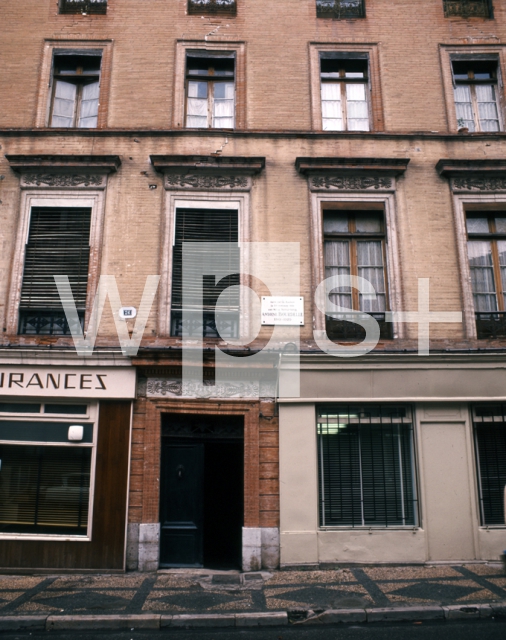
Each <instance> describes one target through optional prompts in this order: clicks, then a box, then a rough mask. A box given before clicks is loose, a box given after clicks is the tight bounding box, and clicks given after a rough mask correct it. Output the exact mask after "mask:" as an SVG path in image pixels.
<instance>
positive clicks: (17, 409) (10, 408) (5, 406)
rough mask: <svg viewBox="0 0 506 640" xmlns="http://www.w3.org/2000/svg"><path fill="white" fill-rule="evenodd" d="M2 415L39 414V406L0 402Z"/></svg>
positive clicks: (25, 403)
mask: <svg viewBox="0 0 506 640" xmlns="http://www.w3.org/2000/svg"><path fill="white" fill-rule="evenodd" d="M0 411H1V412H2V413H40V404H33V403H28V402H0Z"/></svg>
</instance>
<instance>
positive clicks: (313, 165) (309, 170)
mask: <svg viewBox="0 0 506 640" xmlns="http://www.w3.org/2000/svg"><path fill="white" fill-rule="evenodd" d="M409 160H410V159H409V158H334V157H332V158H325V157H320V158H297V159H296V160H295V168H296V169H297V171H298V172H299V173H302V174H303V175H315V174H319V175H327V174H329V173H331V174H333V175H334V174H343V175H351V174H356V175H359V174H362V175H367V176H377V177H385V176H392V177H396V176H400V175H402V174H403V173H404V172H405V171H406V169H407V167H408V163H409Z"/></svg>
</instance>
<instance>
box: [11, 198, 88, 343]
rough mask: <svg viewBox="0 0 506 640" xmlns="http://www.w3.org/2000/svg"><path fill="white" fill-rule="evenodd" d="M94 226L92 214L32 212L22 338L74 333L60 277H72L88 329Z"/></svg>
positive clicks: (62, 210) (79, 211) (53, 209)
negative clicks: (58, 285)
mask: <svg viewBox="0 0 506 640" xmlns="http://www.w3.org/2000/svg"><path fill="white" fill-rule="evenodd" d="M90 224H91V209H90V208H84V207H82V208H60V207H33V208H32V210H31V217H30V229H29V234H28V243H27V245H26V252H25V264H24V273H23V284H22V287H21V300H20V304H19V333H28V334H49V335H68V334H69V333H70V328H69V326H68V323H67V320H66V318H65V312H64V311H63V307H62V304H61V300H60V296H59V293H58V289H57V288H56V284H55V282H54V276H55V275H66V276H68V279H69V282H70V287H71V289H72V294H73V296H74V302H75V305H76V309H77V312H78V315H79V318H80V322H81V326H82V323H83V322H84V311H85V307H86V294H87V288H88V267H89V256H90V247H89V242H90V240H89V239H90Z"/></svg>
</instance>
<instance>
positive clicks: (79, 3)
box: [60, 0, 107, 14]
mask: <svg viewBox="0 0 506 640" xmlns="http://www.w3.org/2000/svg"><path fill="white" fill-rule="evenodd" d="M60 13H84V14H91V13H95V14H97V13H102V14H103V13H107V0H60Z"/></svg>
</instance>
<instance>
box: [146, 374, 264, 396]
mask: <svg viewBox="0 0 506 640" xmlns="http://www.w3.org/2000/svg"><path fill="white" fill-rule="evenodd" d="M261 391H262V394H268V395H269V396H270V395H271V393H269V392H272V395H274V391H275V383H274V382H273V381H272V382H271V384H268V385H267V386H266V385H265V384H264V385H262V388H261V385H260V381H259V380H243V381H234V382H218V383H217V384H213V383H212V382H211V381H210V380H204V383H203V384H202V383H200V382H198V381H197V380H189V381H184V382H183V381H182V380H175V379H164V378H148V382H147V386H146V396H147V397H148V398H163V397H168V398H181V397H183V398H185V397H186V398H260V397H261ZM262 397H263V395H262Z"/></svg>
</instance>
